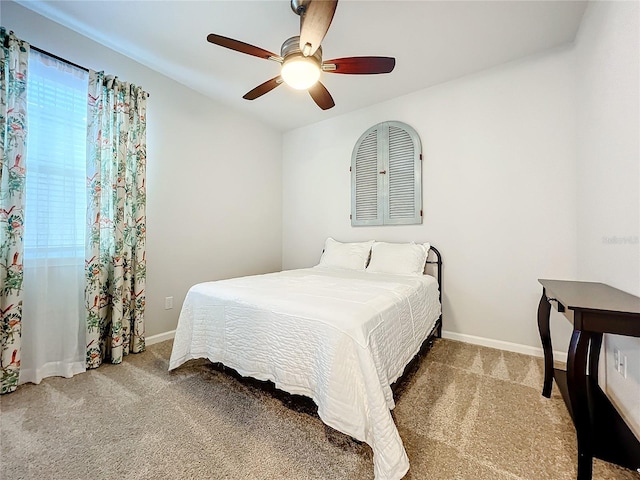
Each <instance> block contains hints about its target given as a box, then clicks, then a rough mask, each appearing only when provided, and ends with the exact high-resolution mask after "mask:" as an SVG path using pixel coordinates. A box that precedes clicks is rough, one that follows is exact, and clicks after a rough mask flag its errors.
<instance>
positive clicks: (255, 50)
mask: <svg viewBox="0 0 640 480" xmlns="http://www.w3.org/2000/svg"><path fill="white" fill-rule="evenodd" d="M207 41H208V42H211V43H214V44H216V45H220V46H221V47H225V48H229V49H231V50H235V51H236V52H240V53H246V54H247V55H253V56H254V57H259V58H265V59H267V60H275V61H281V57H280V55H276V54H275V53H272V52H269V51H268V50H264V49H262V48H259V47H256V46H253V45H249V44H248V43H244V42H241V41H240V40H234V39H233V38H227V37H223V36H222V35H216V34H214V33H210V34H209V35H207Z"/></svg>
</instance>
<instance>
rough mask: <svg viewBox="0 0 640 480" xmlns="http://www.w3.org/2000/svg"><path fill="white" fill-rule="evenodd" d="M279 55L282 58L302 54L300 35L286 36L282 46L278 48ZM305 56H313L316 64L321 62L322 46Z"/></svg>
mask: <svg viewBox="0 0 640 480" xmlns="http://www.w3.org/2000/svg"><path fill="white" fill-rule="evenodd" d="M280 56H281V57H282V58H284V59H285V61H286V59H287V57H290V56H302V51H301V50H300V37H299V36H296V37H291V38H287V39H286V40H285V41H284V43H283V44H282V47H281V48H280ZM307 58H313V59H315V60H316V61H317V62H318V65H321V64H322V47H318V50H316V53H314V54H313V55H311V56H310V57H307Z"/></svg>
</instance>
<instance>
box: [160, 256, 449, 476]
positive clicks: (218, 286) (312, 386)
mask: <svg viewBox="0 0 640 480" xmlns="http://www.w3.org/2000/svg"><path fill="white" fill-rule="evenodd" d="M439 315H440V303H439V301H438V285H437V282H436V281H435V279H434V278H433V277H431V276H428V275H423V276H420V277H416V276H402V275H385V274H377V273H369V272H358V271H350V270H336V269H328V268H323V267H314V268H309V269H301V270H289V271H284V272H279V273H272V274H267V275H257V276H251V277H242V278H235V279H231V280H222V281H217V282H208V283H201V284H198V285H195V286H193V287H192V288H191V289H190V290H189V292H188V294H187V297H186V299H185V302H184V304H183V307H182V311H181V312H180V319H179V322H178V328H177V330H176V335H175V340H174V343H173V351H172V353H171V360H170V363H169V370H172V369H174V368H176V367H178V366H180V365H181V364H183V363H184V362H186V361H187V360H190V359H192V358H203V357H206V358H208V359H209V360H211V361H212V362H221V363H223V364H224V365H227V366H229V367H232V368H234V369H235V370H237V371H238V372H239V373H240V374H241V375H244V376H250V377H253V378H257V379H259V380H271V381H273V382H274V383H275V385H276V386H277V387H278V388H280V389H282V390H285V391H287V392H289V393H295V394H301V395H306V396H308V397H311V398H312V399H313V400H314V401H315V403H316V404H317V405H318V414H319V416H320V418H321V419H322V421H324V422H325V423H326V424H327V425H329V426H331V427H333V428H335V429H337V430H339V431H341V432H343V433H346V434H347V435H350V436H352V437H354V438H356V439H358V440H361V441H364V442H366V443H368V444H369V445H370V446H371V448H372V450H373V454H374V456H373V461H374V472H375V478H376V479H377V480H397V479H400V478H402V477H403V476H404V475H405V474H406V472H407V470H408V469H409V460H408V458H407V455H406V452H405V450H404V447H403V445H402V440H401V439H400V435H399V434H398V430H397V429H396V426H395V424H394V422H393V418H392V417H391V412H390V410H391V409H393V408H394V406H395V404H394V401H393V396H392V392H391V388H390V385H391V384H392V383H393V382H394V381H395V380H397V379H398V377H400V375H402V372H403V370H404V367H405V366H406V364H407V363H408V362H409V361H410V360H411V358H413V357H414V356H415V354H416V353H417V352H418V350H419V349H420V346H421V344H422V342H423V341H424V340H425V339H426V337H427V336H428V334H429V333H430V332H431V330H432V329H433V325H434V323H435V321H436V319H437V318H438V317H439Z"/></svg>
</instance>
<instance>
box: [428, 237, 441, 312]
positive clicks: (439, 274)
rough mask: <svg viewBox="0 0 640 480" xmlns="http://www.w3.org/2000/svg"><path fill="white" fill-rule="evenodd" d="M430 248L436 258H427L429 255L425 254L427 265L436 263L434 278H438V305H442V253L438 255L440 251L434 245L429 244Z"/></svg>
mask: <svg viewBox="0 0 640 480" xmlns="http://www.w3.org/2000/svg"><path fill="white" fill-rule="evenodd" d="M431 250H433V253H435V255H436V259H435V260H429V256H428V254H427V265H437V269H438V273H437V275H436V278H437V279H438V289H439V290H440V295H439V298H440V305H442V255H440V252H439V251H438V249H437V248H436V247H434V246H431Z"/></svg>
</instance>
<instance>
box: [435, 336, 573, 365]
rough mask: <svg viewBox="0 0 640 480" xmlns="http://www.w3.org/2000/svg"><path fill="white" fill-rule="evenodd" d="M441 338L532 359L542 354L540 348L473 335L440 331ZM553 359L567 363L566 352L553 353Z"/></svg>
mask: <svg viewBox="0 0 640 480" xmlns="http://www.w3.org/2000/svg"><path fill="white" fill-rule="evenodd" d="M442 338H448V339H450V340H457V341H459V342H464V343H470V344H472V345H480V346H482V347H489V348H496V349H498V350H506V351H507V352H515V353H522V354H524V355H532V356H534V357H543V356H544V353H543V351H542V348H541V347H530V346H529V345H520V344H519V343H512V342H505V341H502V340H494V339H492V338H485V337H476V336H475V335H466V334H464V333H456V332H447V331H446V330H443V331H442ZM553 359H554V360H558V361H560V362H565V363H566V361H567V352H559V351H555V350H554V352H553Z"/></svg>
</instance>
